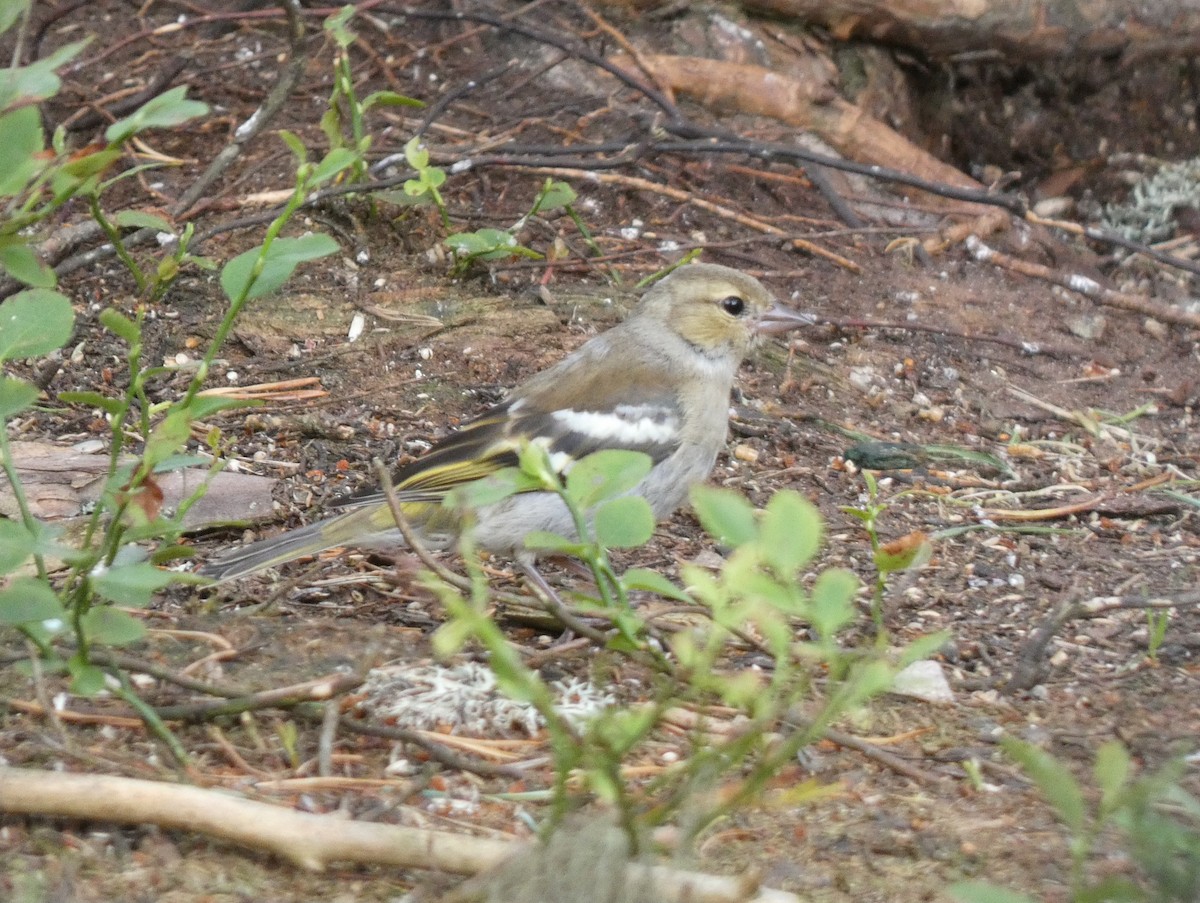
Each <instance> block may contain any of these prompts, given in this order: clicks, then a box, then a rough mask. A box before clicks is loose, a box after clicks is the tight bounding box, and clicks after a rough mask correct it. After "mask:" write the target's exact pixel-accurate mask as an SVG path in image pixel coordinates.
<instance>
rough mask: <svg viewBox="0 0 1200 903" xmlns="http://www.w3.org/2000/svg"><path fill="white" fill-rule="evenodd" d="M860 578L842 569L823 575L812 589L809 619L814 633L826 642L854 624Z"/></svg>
mask: <svg viewBox="0 0 1200 903" xmlns="http://www.w3.org/2000/svg"><path fill="white" fill-rule="evenodd" d="M857 591H858V578H857V577H856V576H854V574H853V573H852V572H850V571H847V570H844V569H842V568H829V569H828V570H826V571H822V572H821V574H820V576H818V577H817V580H816V582H815V583H814V584H813V588H812V604H811V605H810V606H809V617H810V618H811V619H812V626H813V629H815V630H816V631H817V634H818V635H819V636H821V637H823V638H825V639H828V638H829V637H832V636H833V635H834V634H836V633H837V632H838V631H839V630H841V629H842V627H844V626H845V625H847V624H849V623H850V622H851V621H852V620H854V594H855V593H856V592H857Z"/></svg>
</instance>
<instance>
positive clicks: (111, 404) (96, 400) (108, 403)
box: [58, 392, 125, 414]
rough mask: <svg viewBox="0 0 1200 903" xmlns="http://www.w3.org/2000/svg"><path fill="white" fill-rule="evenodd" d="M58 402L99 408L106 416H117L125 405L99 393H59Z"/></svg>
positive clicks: (117, 399) (116, 399)
mask: <svg viewBox="0 0 1200 903" xmlns="http://www.w3.org/2000/svg"><path fill="white" fill-rule="evenodd" d="M58 400H59V401H61V402H63V403H65V404H82V405H87V406H88V407H92V408H99V409H100V410H102V411H104V412H105V413H106V414H116V413H118V412H119V411H120V410H121V408H123V407H124V406H125V403H124V402H123V401H122V400H121V399H119V398H109V397H108V396H107V395H101V394H100V393H99V392H59V393H58Z"/></svg>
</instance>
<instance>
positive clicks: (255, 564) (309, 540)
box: [196, 521, 338, 583]
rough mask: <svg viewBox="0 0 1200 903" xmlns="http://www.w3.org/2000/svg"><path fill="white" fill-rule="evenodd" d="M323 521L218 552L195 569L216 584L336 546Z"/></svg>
mask: <svg viewBox="0 0 1200 903" xmlns="http://www.w3.org/2000/svg"><path fill="white" fill-rule="evenodd" d="M325 527H326V524H325V523H324V522H323V521H317V522H316V523H314V524H309V525H308V526H305V527H298V528H297V529H295V530H288V531H287V532H286V533H280V534H279V535H278V536H272V537H269V538H268V539H260V540H258V542H252V543H250V544H249V545H244V546H239V547H238V548H236V549H230V550H229V551H226V552H222V553H221V554H220V555H218V556H217V557H216V558H214V559H213V560H212V561H210V562H208V563H207V564H205V565H204V566H203V567H201V568H200V569H199V570H197V571H196V573H198V574H199V575H200V576H201V577H211V578H212V579H213V580H215V581H217V582H218V583H224V582H225V581H226V580H236V579H237V578H238V577H248V576H249V575H250V574H253V573H256V572H257V571H261V570H264V569H266V568H270V567H275V566H276V565H279V564H285V563H287V562H289V561H292V560H294V559H296V558H303V557H304V556H305V555H315V554H317V552H323V551H325V550H326V549H329V548H332V547H333V546H335V545H337V544H338V543H337V541H336V540H333V541H330V539H329V538H328V536H326V532H325Z"/></svg>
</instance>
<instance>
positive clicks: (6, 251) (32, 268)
mask: <svg viewBox="0 0 1200 903" xmlns="http://www.w3.org/2000/svg"><path fill="white" fill-rule="evenodd" d="M0 269H3V270H4V271H5V272H7V273H8V275H10V276H12V277H13V278H14V279H16V280H18V281H19V282H24V283H25V284H26V285H32V286H34V287H36V288H54V286H55V284H56V283H57V282H58V277H57V276H56V275H55V273H54V270H52V269H50V267H48V266H46V264H44V263H42V259H41V258H40V257H38V256H37V254H35V253H34V251H33V248H31V247H29V246H28V245H26V244H6V245H2V246H0Z"/></svg>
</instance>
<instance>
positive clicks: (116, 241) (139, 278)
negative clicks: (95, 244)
mask: <svg viewBox="0 0 1200 903" xmlns="http://www.w3.org/2000/svg"><path fill="white" fill-rule="evenodd" d="M88 208H89V209H90V210H91V213H92V219H94V220H95V221H96V224H97V225H98V226H99V227H100V229H101V231H102V232H103V233H104V235H105V236H106V237H107V238H108V240H109V242H111V243H112V246H113V250H114V251H115V252H116V254H117V257H119V258H120V259H121V263H123V264H125V268H126V269H127V270H129V272H130V274H131V275H132V276H133V281H134V282H135V283H136V284H137V290H138V294H139V295H140V294H141V293H142V292H144V291H145V290H146V286H147V285H148V282H147V280H146V274H145V273H143V272H142V268H141V267H139V266H138V265H137V261H135V260H134V259H133V257H132V255H130V253H129V249H128V248H126V247H125V242H123V241H121V233H120V232H118V231H117V227H116V226H114V225H113V224H112V222H111V221H110V220H109V219H108V217H107V216H105V215H104V211H103V210H102V209H101V207H100V194H99V192H91V193H90V194H88Z"/></svg>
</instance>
